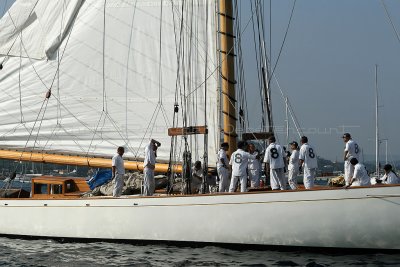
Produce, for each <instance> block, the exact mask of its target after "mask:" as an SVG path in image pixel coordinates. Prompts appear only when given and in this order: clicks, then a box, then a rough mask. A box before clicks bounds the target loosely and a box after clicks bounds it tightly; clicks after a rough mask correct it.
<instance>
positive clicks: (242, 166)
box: [229, 141, 258, 192]
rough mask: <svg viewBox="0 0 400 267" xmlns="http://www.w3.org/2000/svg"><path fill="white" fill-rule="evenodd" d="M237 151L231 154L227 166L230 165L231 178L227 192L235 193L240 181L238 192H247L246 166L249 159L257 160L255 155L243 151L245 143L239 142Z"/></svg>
mask: <svg viewBox="0 0 400 267" xmlns="http://www.w3.org/2000/svg"><path fill="white" fill-rule="evenodd" d="M237 146H238V149H237V150H236V151H235V152H233V153H232V156H231V160H230V161H229V164H230V165H232V178H231V184H230V186H229V192H235V189H236V184H237V181H238V180H240V192H246V191H247V165H248V162H249V159H255V158H258V156H256V155H251V154H250V153H248V152H246V151H244V148H245V147H246V142H244V141H239V142H238V145H237Z"/></svg>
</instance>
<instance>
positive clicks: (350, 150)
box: [342, 133, 360, 186]
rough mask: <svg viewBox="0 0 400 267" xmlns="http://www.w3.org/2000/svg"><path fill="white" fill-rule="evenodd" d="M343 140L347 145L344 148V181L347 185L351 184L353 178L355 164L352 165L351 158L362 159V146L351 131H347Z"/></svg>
mask: <svg viewBox="0 0 400 267" xmlns="http://www.w3.org/2000/svg"><path fill="white" fill-rule="evenodd" d="M342 138H343V141H344V142H345V144H346V146H345V148H344V157H343V159H344V181H345V182H346V186H347V185H349V183H350V180H351V178H352V177H353V173H354V166H353V165H351V163H350V160H351V159H352V158H356V159H357V160H358V161H360V147H359V146H358V144H357V143H356V142H355V141H354V140H353V139H352V138H351V135H350V134H349V133H345V134H343V136H342Z"/></svg>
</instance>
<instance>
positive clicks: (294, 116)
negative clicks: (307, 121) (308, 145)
mask: <svg viewBox="0 0 400 267" xmlns="http://www.w3.org/2000/svg"><path fill="white" fill-rule="evenodd" d="M273 77H274V78H275V82H276V85H277V86H278V89H279V91H280V93H281V96H282V98H283V99H285V94H284V93H283V90H282V87H281V86H280V84H279V81H278V78H277V77H276V75H275V74H274V76H273ZM287 100H288V107H289V113H290V116H291V117H292V120H293V123H294V126H295V127H296V131H297V133H298V134H299V137H301V136H302V135H304V134H303V131H302V130H301V128H300V124H299V122H298V119H297V117H296V114H295V113H294V111H293V107H292V105H291V103H290V100H289V98H288V99H287Z"/></svg>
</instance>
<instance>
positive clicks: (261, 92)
mask: <svg viewBox="0 0 400 267" xmlns="http://www.w3.org/2000/svg"><path fill="white" fill-rule="evenodd" d="M256 3H258V2H256ZM250 4H251V8H252V9H253V2H250ZM256 9H257V6H256V7H255V9H254V10H256ZM252 26H253V27H252V28H253V42H254V51H255V54H256V66H257V77H258V86H259V88H260V101H261V112H262V116H261V127H262V129H264V128H265V125H266V118H265V102H264V90H263V86H262V80H261V77H260V73H261V70H260V64H261V63H260V62H259V61H258V52H257V41H256V30H255V23H254V18H252ZM259 45H260V44H259Z"/></svg>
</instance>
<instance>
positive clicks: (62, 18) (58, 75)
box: [51, 0, 66, 124]
mask: <svg viewBox="0 0 400 267" xmlns="http://www.w3.org/2000/svg"><path fill="white" fill-rule="evenodd" d="M62 8H63V9H62V14H61V23H60V32H59V35H60V36H62V28H63V25H64V15H65V8H66V1H65V0H64V1H63V5H62ZM60 65H61V60H60V49H57V71H56V75H57V96H58V98H60V71H59V70H60ZM51 87H52V86H51ZM60 120H61V107H60V104H59V103H57V124H59V123H60Z"/></svg>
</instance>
